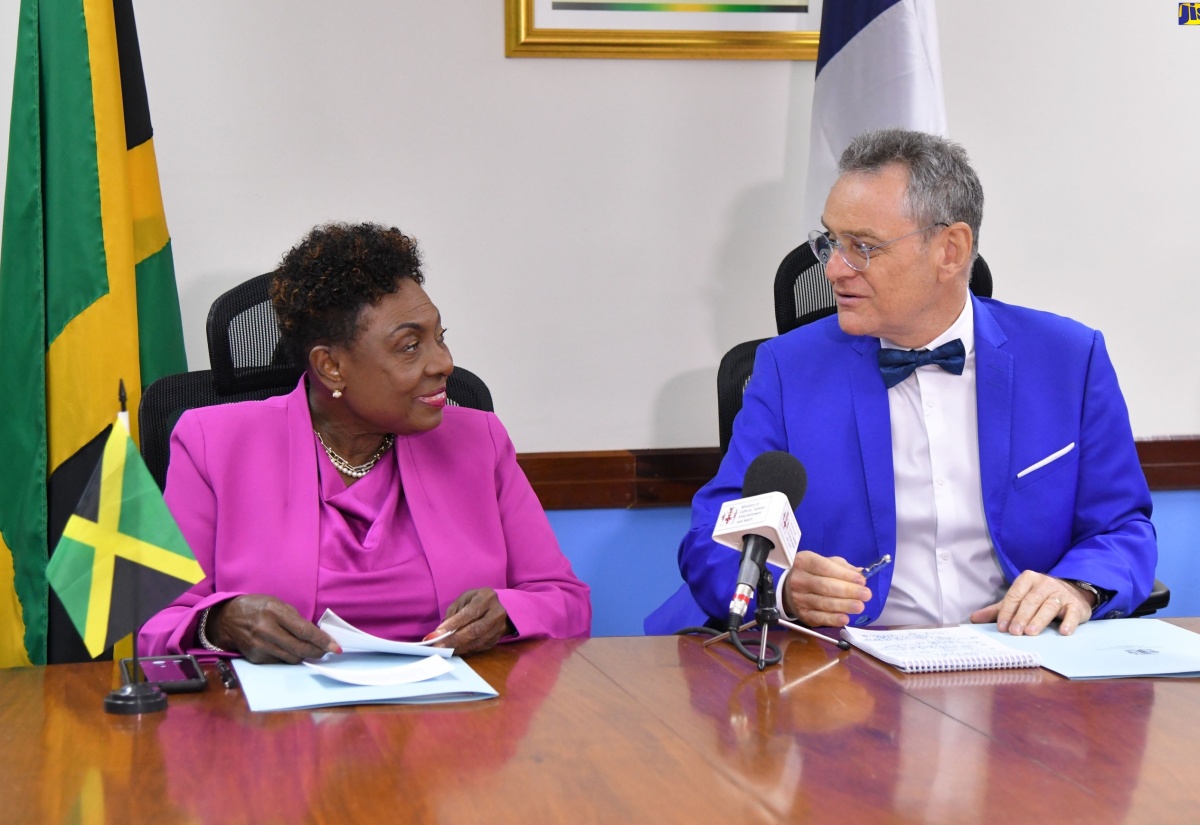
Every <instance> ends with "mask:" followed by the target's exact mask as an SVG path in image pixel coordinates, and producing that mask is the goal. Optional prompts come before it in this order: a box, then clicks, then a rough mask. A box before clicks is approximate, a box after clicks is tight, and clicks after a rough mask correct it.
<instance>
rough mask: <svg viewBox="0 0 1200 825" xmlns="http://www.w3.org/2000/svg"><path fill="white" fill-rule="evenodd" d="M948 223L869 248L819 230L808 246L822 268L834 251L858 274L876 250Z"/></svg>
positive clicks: (933, 224)
mask: <svg viewBox="0 0 1200 825" xmlns="http://www.w3.org/2000/svg"><path fill="white" fill-rule="evenodd" d="M949 225H950V224H948V223H931V224H929V226H923V227H921V228H920V229H914V230H913V231H912V232H909V233H908V234H907V235H901V236H900V237H899V238H892V239H891V240H890V241H884V242H883V243H878V244H875V245H874V246H867V245H866V244H865V243H863V242H862V241H860V240H859V239H858V238H856V237H854V236H853V235H843V236H842V238H844V240H842V239H839V238H835V237H833V235H832V234H831V233H829V232H822V231H820V230H819V229H814V230H813V231H812V232H809V233H808V245H809V246H810V247H812V251H813V254H814V255H816V256H817V260H818V261H820V262H821V264H822V266H826V265H828V264H829V259H830V258H831V257H833V250H835V249H836V250H837V251H838V254H839V255H841V256H842V260H843V261H845V262H846V266H848V267H850V268H851V269H853V270H855V271H856V272H863V271H865V270H866V268H867V267H868V266H870V265H871V253H872V252H874V251H875V250H876V249H882V248H883V247H885V246H887V245H888V244H893V243H895V242H896V241H902V240H904V239H905V238H911V237H912V236H913V235H918V234H920V233H922V232H924V231H926V230H928V229H933V228H934V227H935V226H949Z"/></svg>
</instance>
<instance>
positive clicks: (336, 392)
mask: <svg viewBox="0 0 1200 825" xmlns="http://www.w3.org/2000/svg"><path fill="white" fill-rule="evenodd" d="M333 397H334V398H341V397H342V391H341V390H334V391H333Z"/></svg>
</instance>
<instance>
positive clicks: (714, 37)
mask: <svg viewBox="0 0 1200 825" xmlns="http://www.w3.org/2000/svg"><path fill="white" fill-rule="evenodd" d="M533 7H534V0H504V54H505V56H506V57H599V58H638V59H658V60H816V59H817V43H818V40H819V37H820V32H819V31H754V32H750V31H694V30H692V31H679V30H672V31H643V30H638V31H632V30H614V29H550V28H539V27H538V26H537V25H536V22H535V21H534V8H533Z"/></svg>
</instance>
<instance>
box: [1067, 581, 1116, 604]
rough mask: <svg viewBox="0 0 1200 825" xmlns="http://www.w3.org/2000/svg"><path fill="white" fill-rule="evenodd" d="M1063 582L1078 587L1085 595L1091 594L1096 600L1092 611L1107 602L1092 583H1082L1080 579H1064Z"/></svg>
mask: <svg viewBox="0 0 1200 825" xmlns="http://www.w3.org/2000/svg"><path fill="white" fill-rule="evenodd" d="M1062 581H1064V582H1066V583H1067V584H1071V585H1074V586H1075V587H1078V588H1079V589H1080V590H1082V591H1083V592H1085V593H1091V594H1092V596H1094V597H1095V599H1096V603H1095V604H1093V605H1092V610H1095V609H1096V608H1097V607H1099V606H1100V603H1101V602H1104V601H1107V599H1106V598H1105V597H1104V596H1102V595H1101V594H1100V591H1099V590H1098V589H1097V588H1096V585H1094V584H1092V583H1091V582H1084V581H1080V580H1079V579H1063V580H1062Z"/></svg>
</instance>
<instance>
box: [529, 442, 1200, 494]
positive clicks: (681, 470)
mask: <svg viewBox="0 0 1200 825" xmlns="http://www.w3.org/2000/svg"><path fill="white" fill-rule="evenodd" d="M1137 450H1138V457H1139V458H1140V459H1141V461H1142V470H1143V471H1144V472H1145V473H1146V481H1147V482H1148V483H1149V484H1150V489H1151V490H1187V489H1200V436H1170V437H1166V438H1145V439H1139V440H1138V442H1137ZM517 461H518V462H519V463H520V465H521V468H522V469H523V470H524V471H525V475H527V476H528V477H529V481H530V483H531V484H533V489H534V491H535V492H536V493H537V496H538V498H539V499H540V500H541V502H542V506H543V507H545V508H546V509H547V510H589V509H597V508H620V509H629V508H635V507H660V506H665V505H686V504H690V503H691V501H692V496H693V495H695V493H696V491H697V490H698V489H700V487H701V486H703V485H704V483H705V482H707V481H708V480H709V479H710V478H712V477H713V476H714V475H716V472H717V467H718V466H719V465H720V463H721V451H720V450H719V449H718V448H716V447H694V448H683V449H672V450H603V451H593V452H566V453H523V454H521V455H519V456H517Z"/></svg>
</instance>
